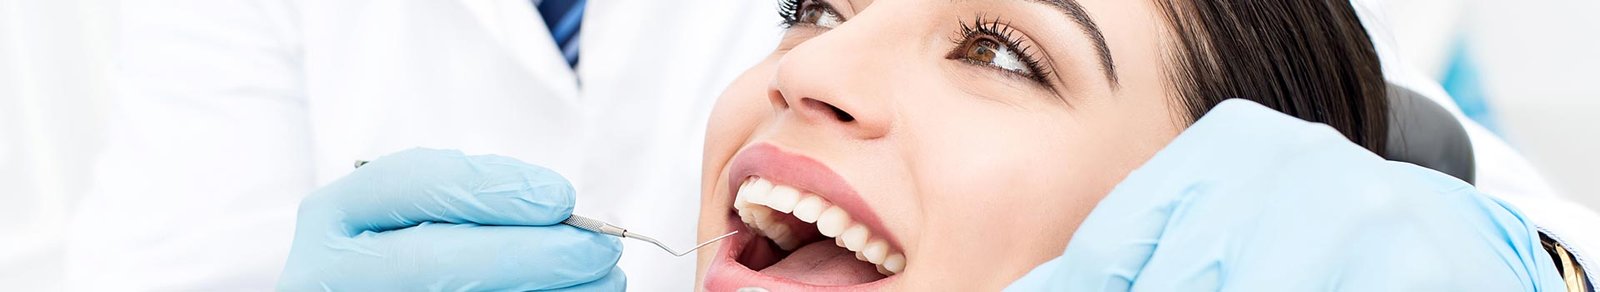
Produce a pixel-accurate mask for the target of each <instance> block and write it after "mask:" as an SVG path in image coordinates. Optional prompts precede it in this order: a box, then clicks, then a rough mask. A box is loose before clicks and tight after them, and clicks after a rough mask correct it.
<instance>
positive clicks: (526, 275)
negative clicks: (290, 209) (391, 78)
mask: <svg viewBox="0 0 1600 292" xmlns="http://www.w3.org/2000/svg"><path fill="white" fill-rule="evenodd" d="M574 201H575V197H574V194H573V189H572V186H571V185H570V184H568V182H567V181H566V179H564V178H562V177H561V176H560V175H558V174H556V173H555V172H552V171H550V170H548V169H544V168H541V167H538V166H533V165H529V164H526V163H522V162H521V161H517V160H515V159H511V158H507V157H501V156H492V155H486V156H466V155H462V154H461V153H460V152H457V151H447V150H428V149H414V150H408V151H403V152H400V153H396V154H392V155H388V156H384V157H382V158H379V159H377V160H374V161H372V162H371V163H368V164H366V165H365V166H362V167H361V168H360V169H357V170H356V171H354V172H352V173H350V175H348V176H346V177H344V178H341V179H339V180H337V181H334V182H333V183H331V184H329V185H328V186H325V187H323V188H321V189H318V190H317V191H316V192H314V193H313V194H312V195H311V196H310V197H307V198H306V199H305V201H304V202H303V203H301V205H300V215H299V220H298V222H297V224H296V230H295V239H294V246H293V248H292V249H291V251H290V255H289V262H288V265H287V266H286V267H285V268H284V271H283V275H282V277H281V278H280V279H279V283H278V288H279V290H287V291H324V290H333V291H400V290H412V289H421V288H426V289H431V290H450V291H455V290H462V289H467V290H494V291H530V290H566V289H573V290H584V291H594V290H601V291H620V290H622V288H623V287H624V282H625V279H624V276H623V274H622V272H621V270H618V269H617V268H616V263H617V260H618V259H619V258H620V257H621V256H622V246H621V243H619V242H618V240H617V239H616V238H615V237H610V236H605V235H600V234H597V233H593V232H588V231H583V230H579V229H576V228H572V227H571V226H566V225H561V224H560V223H561V221H562V220H566V219H567V217H568V216H571V214H572V207H573V204H574Z"/></svg>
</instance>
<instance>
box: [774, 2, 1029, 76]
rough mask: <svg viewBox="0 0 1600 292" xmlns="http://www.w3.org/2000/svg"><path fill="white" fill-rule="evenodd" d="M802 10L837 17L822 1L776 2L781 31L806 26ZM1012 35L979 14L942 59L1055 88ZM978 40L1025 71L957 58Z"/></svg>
mask: <svg viewBox="0 0 1600 292" xmlns="http://www.w3.org/2000/svg"><path fill="white" fill-rule="evenodd" d="M813 2H815V3H813ZM814 6H820V7H814ZM806 9H824V10H827V11H829V12H832V13H833V14H835V15H837V14H838V12H837V11H834V9H833V7H832V6H829V5H828V3H827V2H825V1H817V0H779V2H778V17H779V18H781V19H782V20H783V22H782V23H781V26H782V27H783V28H784V29H789V28H793V27H795V26H796V25H808V24H809V23H802V22H801V21H800V15H801V12H803V11H804V10H806ZM1015 34H1016V30H1014V29H1012V28H1011V25H1010V24H1009V23H1007V22H1005V21H1002V20H1000V19H999V18H995V19H992V20H986V18H985V17H984V16H983V15H978V16H977V17H976V18H974V20H973V22H972V23H970V24H969V23H967V22H961V31H960V36H958V37H956V38H952V39H951V42H952V43H955V49H954V50H953V51H951V53H950V54H949V56H946V59H950V60H957V61H964V62H967V63H969V64H973V65H976V66H984V67H989V68H991V69H995V70H999V71H1001V72H1004V73H1005V74H1013V75H1015V76H1018V77H1021V78H1024V79H1028V80H1030V81H1033V82H1034V83H1037V84H1039V85H1041V86H1044V87H1045V88H1055V86H1052V85H1051V84H1050V81H1049V79H1048V77H1049V76H1051V75H1052V74H1053V73H1054V72H1052V71H1050V70H1049V69H1048V68H1047V67H1046V66H1044V65H1043V64H1042V63H1041V62H1039V58H1038V57H1037V56H1035V52H1034V51H1035V50H1034V48H1033V47H1031V46H1027V45H1025V44H1023V42H1022V39H1021V38H1018V37H1016V35H1015ZM982 37H988V38H991V39H993V40H998V41H999V42H1000V44H1001V45H1002V46H1005V47H1006V48H1008V49H1010V50H1011V51H1012V52H1015V53H1016V54H1017V56H1018V57H1020V58H1021V59H1022V61H1023V64H1024V65H1026V66H1027V69H1028V72H1017V71H1012V70H1008V69H1005V68H1000V67H997V66H994V65H992V64H980V63H978V62H974V61H971V60H965V59H962V58H961V56H959V55H957V54H958V53H960V52H962V51H964V50H966V49H969V48H968V46H971V45H974V44H975V42H976V41H977V40H978V38H982Z"/></svg>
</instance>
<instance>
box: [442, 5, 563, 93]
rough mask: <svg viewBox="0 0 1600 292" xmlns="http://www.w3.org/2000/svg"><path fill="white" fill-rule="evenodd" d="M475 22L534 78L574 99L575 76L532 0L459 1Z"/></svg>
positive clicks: (537, 81)
mask: <svg viewBox="0 0 1600 292" xmlns="http://www.w3.org/2000/svg"><path fill="white" fill-rule="evenodd" d="M459 1H461V3H462V5H463V6H464V7H466V8H467V11H469V12H471V14H472V15H473V16H474V17H475V18H477V20H478V24H480V25H482V26H483V28H484V30H485V31H486V32H488V34H489V35H490V36H491V37H493V38H494V39H495V41H497V42H499V43H500V44H501V45H502V46H503V47H505V49H506V52H507V53H509V54H511V55H512V56H513V58H514V59H516V60H517V61H518V62H519V63H521V64H522V67H523V68H527V69H528V71H529V72H531V73H532V75H533V77H534V79H535V80H531V81H530V82H536V83H540V84H542V85H544V86H548V87H549V88H551V89H554V90H555V91H556V92H559V93H561V94H560V95H561V96H560V98H562V99H565V100H567V101H570V102H577V99H578V97H579V95H578V83H577V77H576V76H577V75H576V74H574V72H573V70H572V68H570V67H568V66H567V61H566V60H565V59H562V57H561V52H560V49H559V48H557V47H556V44H555V40H554V39H553V38H551V37H550V30H549V29H548V28H545V25H544V21H543V20H542V19H540V18H539V13H538V11H537V9H536V8H534V7H533V3H532V2H531V1H487V0H459Z"/></svg>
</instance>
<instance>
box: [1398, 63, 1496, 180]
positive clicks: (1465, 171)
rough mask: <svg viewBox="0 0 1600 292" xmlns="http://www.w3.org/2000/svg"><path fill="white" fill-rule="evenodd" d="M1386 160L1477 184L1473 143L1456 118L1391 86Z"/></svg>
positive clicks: (1435, 104)
mask: <svg viewBox="0 0 1600 292" xmlns="http://www.w3.org/2000/svg"><path fill="white" fill-rule="evenodd" d="M1383 157H1384V158H1387V159H1389V160H1394V161H1400V162H1406V163H1411V164H1416V165H1419V166H1422V167H1427V168H1429V169H1433V170H1436V171H1439V172H1443V173H1445V174H1449V175H1450V176H1454V177H1456V178H1457V179H1461V180H1462V181H1466V182H1467V183H1469V184H1476V182H1475V180H1474V179H1475V177H1474V175H1475V174H1474V169H1473V166H1474V165H1475V162H1474V161H1473V158H1472V157H1473V156H1472V141H1471V140H1469V139H1468V138H1467V131H1466V129H1465V128H1463V127H1462V126H1461V122H1460V121H1458V120H1456V117H1455V116H1454V115H1451V114H1450V112H1449V111H1447V110H1445V109H1444V107H1441V106H1439V104H1438V103H1436V102H1433V101H1432V100H1429V99H1428V98H1427V97H1424V96H1422V95H1421V94H1418V93H1416V92H1414V91H1411V90H1410V89H1406V88H1404V87H1400V86H1396V85H1394V84H1390V85H1389V143H1388V145H1387V146H1385V147H1384V153H1383Z"/></svg>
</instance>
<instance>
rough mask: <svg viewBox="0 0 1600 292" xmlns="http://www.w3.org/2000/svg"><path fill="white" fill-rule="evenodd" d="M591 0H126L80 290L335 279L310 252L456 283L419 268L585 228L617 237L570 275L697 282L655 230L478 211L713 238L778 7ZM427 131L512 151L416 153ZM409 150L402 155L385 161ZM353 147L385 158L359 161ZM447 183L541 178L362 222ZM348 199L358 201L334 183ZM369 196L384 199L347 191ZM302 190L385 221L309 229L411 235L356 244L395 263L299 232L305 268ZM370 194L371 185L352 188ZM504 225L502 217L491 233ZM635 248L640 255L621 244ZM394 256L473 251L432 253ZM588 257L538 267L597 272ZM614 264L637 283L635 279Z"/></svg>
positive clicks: (73, 234)
mask: <svg viewBox="0 0 1600 292" xmlns="http://www.w3.org/2000/svg"><path fill="white" fill-rule="evenodd" d="M585 2H586V1H573V0H543V1H540V0H534V1H531V2H530V1H517V0H506V1H480V0H412V1H394V0H337V1H297V0H133V1H123V2H121V7H120V15H119V16H120V19H119V21H120V24H121V26H120V27H121V28H122V30H121V35H120V42H119V43H120V46H119V48H118V53H117V56H118V59H119V60H120V61H119V63H118V64H117V70H116V73H115V74H116V75H115V76H114V77H115V78H116V80H117V82H118V84H119V89H118V90H119V92H118V94H117V99H116V100H115V102H116V104H115V105H114V108H113V109H112V111H113V112H115V116H114V117H113V119H112V120H113V122H112V125H113V126H112V128H113V129H112V131H113V132H112V134H111V136H110V137H109V141H108V142H109V144H110V145H109V146H108V150H107V151H108V152H106V153H105V154H104V155H103V156H102V157H104V158H105V160H104V161H101V162H100V163H99V164H98V165H97V169H96V178H95V186H94V188H93V189H94V190H93V191H92V192H91V193H90V194H88V195H86V197H84V198H83V199H82V200H81V201H80V203H79V209H77V210H76V212H75V213H74V218H73V219H72V220H73V222H72V223H71V224H72V228H73V229H72V230H70V231H68V232H69V240H68V241H69V243H68V246H67V253H68V255H67V259H66V263H65V267H64V269H65V270H66V274H67V275H66V277H67V279H66V285H67V286H68V287H67V289H68V290H123V291H128V290H132V291H149V290H163V291H172V290H209V291H240V290H258V289H264V288H270V287H281V288H284V289H286V290H302V289H316V290H320V289H321V288H320V287H317V283H319V282H317V281H315V280H318V279H307V278H296V277H295V276H296V275H302V274H301V273H296V271H309V270H299V269H295V267H338V268H344V270H343V271H346V272H349V273H356V272H364V273H379V272H383V271H395V270H402V271H410V272H412V273H409V274H396V275H387V278H385V279H400V278H405V279H409V280H412V281H411V282H404V283H398V282H397V283H395V284H394V285H403V284H413V283H431V282H430V280H434V279H438V278H429V277H428V276H430V275H427V274H424V273H423V270H419V269H422V268H431V269H436V270H437V269H446V268H458V267H462V266H468V264H481V265H480V267H479V268H481V269H484V270H493V269H496V268H501V269H502V270H510V269H520V270H521V271H520V272H526V273H539V272H540V271H538V270H539V269H541V268H543V267H549V265H550V263H549V262H547V261H540V260H537V257H535V255H540V254H544V253H552V254H553V253H563V252H564V251H565V250H563V251H557V250H553V249H550V247H551V246H577V245H582V244H579V243H580V242H595V243H599V244H594V245H592V246H591V247H592V249H591V250H592V251H594V253H585V256H586V257H588V258H592V259H595V260H594V261H593V262H584V263H586V264H584V265H581V266H573V267H571V268H570V270H584V269H585V268H588V267H595V268H601V267H602V266H603V269H600V270H599V271H600V272H599V273H601V274H604V275H612V274H611V273H606V272H609V271H611V270H612V266H613V265H616V266H620V267H621V269H623V270H630V271H648V272H635V273H634V274H631V275H627V277H626V278H627V281H628V282H629V284H631V285H630V286H634V287H644V288H647V289H650V290H684V289H688V288H689V287H690V286H691V284H692V283H691V282H692V281H693V272H692V270H693V266H694V261H693V259H688V258H675V257H672V256H670V255H667V254H665V253H656V252H649V251H651V250H650V249H654V248H655V247H653V246H648V245H638V246H635V244H637V243H625V244H619V243H617V242H616V241H615V240H611V239H604V238H596V237H593V236H591V235H590V234H585V233H578V232H573V231H572V230H569V229H564V228H527V229H526V230H524V229H519V228H505V227H485V226H474V225H472V224H466V223H476V224H479V225H548V223H550V221H549V220H551V219H554V218H557V217H564V214H566V212H573V211H574V207H575V210H576V213H579V214H583V215H585V216H589V217H593V218H595V219H600V220H604V221H608V222H613V223H617V224H619V225H623V226H627V227H629V228H631V229H633V230H637V231H640V232H644V233H649V234H652V235H659V239H660V240H662V241H665V242H668V243H689V242H692V241H694V234H695V233H694V228H695V227H694V226H695V218H696V214H697V212H696V211H697V206H698V205H697V200H696V199H695V198H697V197H698V190H699V185H698V182H699V180H698V178H699V177H698V175H699V173H700V171H699V169H698V168H699V165H700V164H699V162H700V161H699V154H700V151H701V146H700V144H701V143H702V140H703V135H704V134H703V131H704V128H705V123H706V122H705V119H706V118H707V116H708V115H709V110H710V108H711V106H710V104H711V103H712V102H713V100H714V99H715V97H716V96H717V93H718V92H720V91H721V90H722V88H723V85H724V84H726V83H727V82H728V80H731V79H732V78H733V77H734V76H736V75H737V74H738V72H741V71H742V70H743V69H745V68H747V67H748V66H750V65H751V64H753V63H754V62H756V61H757V60H758V59H759V58H761V57H763V56H764V54H765V53H766V52H770V51H771V46H773V45H774V44H776V43H777V37H778V35H779V28H778V27H777V26H776V25H769V24H773V23H774V20H773V19H772V16H771V15H772V12H773V11H775V8H774V7H773V3H772V2H771V1H587V3H585ZM416 147H428V148H438V149H459V150H460V151H463V152H465V153H473V154H490V153H492V154H497V155H503V157H492V158H491V157H482V156H465V155H460V154H458V153H456V152H444V151H422V150H418V151H413V152H402V151H403V150H406V149H412V148H416ZM397 152H401V153H402V154H396V155H393V156H395V157H400V159H397V158H389V159H381V158H380V157H383V156H384V155H386V154H392V153H397ZM405 157H412V158H416V159H409V158H405ZM355 160H373V161H374V162H373V165H371V166H367V167H363V168H362V169H361V170H360V171H355V172H354V173H352V171H353V168H352V167H351V163H352V162H353V161H355ZM511 161H523V162H526V164H521V163H512V162H511ZM408 164H410V165H412V166H419V165H420V166H425V167H418V168H406V166H407V165H408ZM531 165H539V166H540V167H533V166H531ZM369 168H370V170H369ZM390 171H393V172H390ZM417 171H424V172H417ZM384 172H390V173H389V174H390V175H393V174H396V173H405V174H409V175H408V176H386V175H384V174H381V173H384ZM364 173H365V174H364ZM371 173H380V174H371ZM555 173H560V176H556V175H555ZM347 175H349V177H347V178H343V179H341V177H346V176H347ZM386 177H387V178H388V179H386ZM395 177H405V178H419V180H394V179H392V178H395ZM560 177H565V179H564V180H563V179H560ZM558 180H559V181H558ZM500 183H505V184H500ZM569 183H570V185H569ZM534 186H537V187H536V188H526V189H524V188H523V187H534ZM319 187H321V189H320V190H318V188H319ZM452 187H463V189H461V190H471V191H478V192H476V193H452V194H455V195H471V194H478V195H504V196H506V197H500V198H510V197H509V196H513V195H525V196H527V197H526V198H528V199H529V201H527V202H525V203H528V204H531V205H528V206H523V207H525V208H524V209H494V210H493V211H499V212H491V213H479V214H460V213H444V214H439V213H435V214H434V215H441V216H454V217H453V218H459V219H462V220H461V221H449V220H439V221H437V222H447V221H448V222H457V223H463V224H457V225H445V224H430V225H426V226H421V227H416V228H404V227H406V226H409V225H410V224H418V223H419V222H416V221H399V222H376V221H362V220H379V219H394V218H396V217H386V216H384V215H389V214H390V213H384V212H390V211H393V212H395V213H393V214H395V215H397V217H404V216H409V215H411V214H413V213H403V212H401V211H402V210H410V211H423V210H426V211H435V210H436V209H401V208H398V207H395V206H402V204H407V203H419V202H414V201H406V200H405V199H402V198H405V197H406V196H407V195H409V194H419V195H423V194H427V193H424V192H432V191H441V190H446V189H451V188H452ZM464 187H483V188H479V189H467V188H464ZM314 190H316V191H315V193H316V194H315V195H311V196H309V198H308V194H312V193H314ZM389 191H393V193H380V192H389ZM352 192H353V193H352ZM408 192H409V193H408ZM575 193H581V194H582V195H580V196H575V195H574V194H575ZM329 194H340V196H335V197H341V198H345V199H349V200H346V201H330V200H319V199H318V198H322V197H329V196H331V195H329ZM351 194H358V195H369V196H368V197H345V196H343V195H351ZM303 198H306V203H305V205H306V206H321V207H326V208H327V209H315V208H310V207H308V208H306V209H307V210H314V209H315V210H328V211H330V212H343V213H342V214H344V215H349V216H355V215H371V216H372V217H344V218H332V217H317V218H311V219H303V220H301V222H299V224H300V225H301V226H309V225H310V224H322V223H345V224H347V225H351V224H358V223H361V224H362V225H361V226H362V227H371V228H383V229H404V230H405V232H399V233H404V234H405V235H404V236H390V233H389V232H384V233H374V234H368V235H367V236H366V238H372V239H376V240H374V241H373V242H378V243H382V244H383V245H359V246H358V245H348V246H338V247H339V248H347V249H346V250H351V251H366V252H373V253H367V255H382V256H386V257H387V259H389V260H391V261H389V262H381V263H378V262H374V263H373V264H374V265H380V266H361V265H355V264H353V263H354V262H353V260H354V259H353V258H345V260H347V261H344V262H318V263H313V262H308V261H309V260H313V259H315V260H328V261H334V260H338V258H329V257H312V256H309V255H312V254H311V253H308V254H307V255H308V256H304V257H300V256H298V254H300V253H302V252H301V250H300V249H301V248H302V247H303V246H295V247H294V248H295V249H296V251H295V253H296V254H297V257H295V258H292V259H290V260H288V261H287V265H289V267H290V269H288V270H287V271H286V269H285V265H286V261H285V259H286V258H290V249H291V248H290V246H291V239H293V238H294V237H295V236H294V235H295V232H296V224H297V223H296V210H297V208H299V207H300V206H301V201H302V199H303ZM361 199H366V200H370V201H352V200H361ZM575 201H581V202H582V203H576V204H575ZM369 203H370V204H369ZM421 203H426V202H421ZM419 204H420V203H419ZM418 206H423V205H418ZM493 207H495V208H502V207H503V208H518V207H512V206H505V205H493ZM383 208H393V209H392V210H386V209H383ZM358 209H359V210H358ZM537 210H550V211H552V213H548V214H545V213H531V212H532V211H537ZM363 211H370V213H362V212H363ZM508 211H517V212H522V211H528V212H529V213H524V214H506V213H503V212H508ZM557 211H559V213H554V212H557ZM306 212H311V211H306ZM329 214H333V213H329ZM404 218H410V217H404ZM312 219H329V220H330V221H326V222H313V221H311V220H312ZM332 220H343V221H338V222H335V221H332ZM556 220H559V219H556ZM488 229H494V230H496V231H483V232H479V230H488ZM326 230H334V229H326ZM300 231H301V232H302V234H304V232H306V231H305V230H300ZM341 231H353V230H350V229H346V230H341ZM489 233H492V234H494V235H493V236H487V237H480V236H478V235H482V234H489ZM352 235H353V236H360V235H361V234H360V232H356V233H354V234H352ZM394 235H399V234H398V233H396V234H394ZM443 240H451V241H448V242H446V241H443ZM363 243H365V242H363ZM448 243H459V244H460V245H454V246H452V245H448ZM329 244H331V243H329ZM319 247H330V246H328V245H321V246H319ZM423 247H427V248H434V249H431V250H419V248H423ZM447 247H453V248H459V249H456V250H445V248H447ZM623 247H627V248H628V249H631V250H634V251H635V252H630V253H626V254H620V250H621V249H622V248H623ZM647 248H648V249H647ZM389 251H410V252H419V253H420V252H437V253H445V252H449V254H450V255H454V256H456V257H454V258H442V257H436V258H431V259H433V260H435V261H433V262H423V261H417V258H408V257H406V256H407V255H408V254H390V253H383V252H389ZM308 252H310V251H308ZM324 255H325V254H324ZM435 255H438V254H435ZM619 257H620V258H619ZM570 259H572V260H574V261H576V260H578V259H577V258H570ZM338 264H342V265H338ZM363 269H364V270H363ZM457 271H461V272H465V271H467V270H457ZM506 272H511V271H506ZM280 275H283V276H284V278H283V279H282V281H280V279H279V276H280ZM368 275H371V274H368ZM569 275H570V274H559V273H551V274H550V276H549V277H545V278H537V279H542V280H549V279H568V280H570V281H568V282H562V283H573V284H574V285H576V284H577V283H578V282H594V280H596V279H598V278H583V277H576V276H569ZM432 276H438V277H443V275H432ZM350 279H355V278H354V277H351V278H350ZM366 279H374V278H366ZM609 279H617V281H615V282H614V283H616V284H620V283H621V281H620V280H621V279H622V275H620V273H617V274H615V275H614V277H613V278H609ZM300 280H305V281H300ZM463 280H465V279H463ZM523 280H527V279H523ZM552 281H553V280H552ZM280 282H283V283H284V285H283V286H278V284H279V283H280ZM602 283H613V282H602ZM301 284H305V285H301ZM419 285H420V284H419ZM597 285H598V284H597ZM392 287H398V286H392ZM408 287H417V286H408ZM478 287H492V286H481V285H480V286H478ZM540 288H553V287H540ZM365 290H373V289H365ZM378 290H389V289H378Z"/></svg>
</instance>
